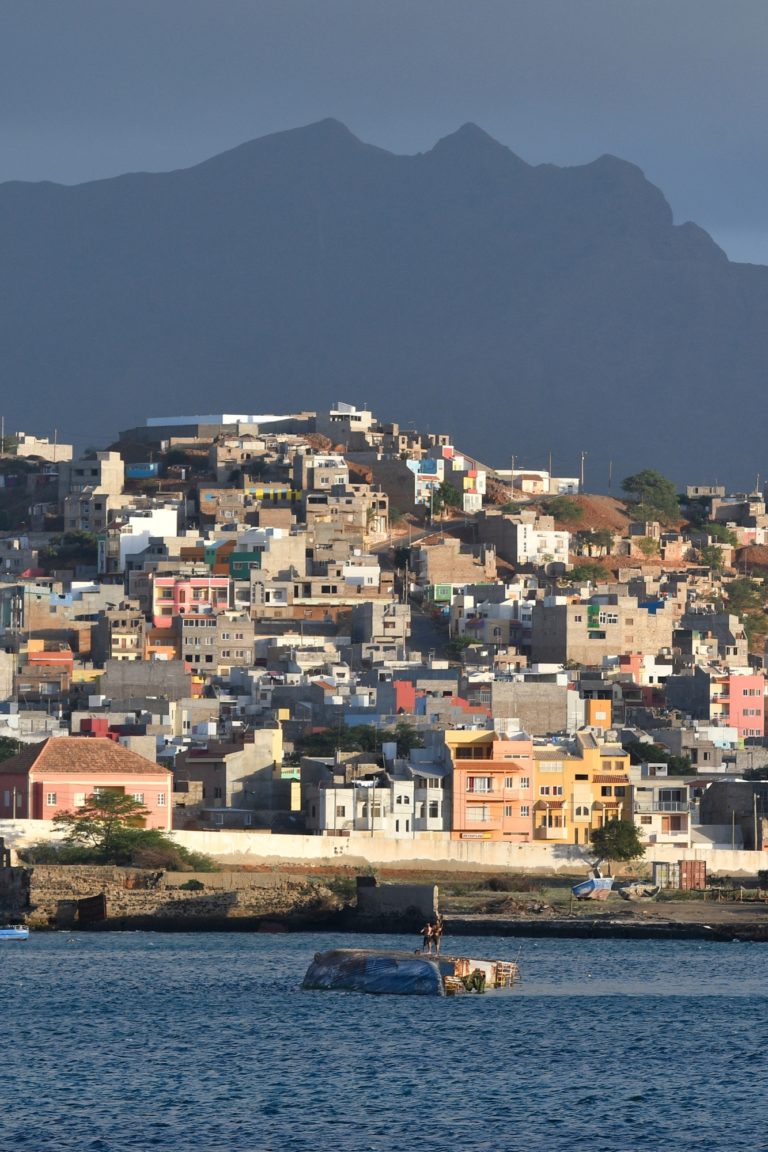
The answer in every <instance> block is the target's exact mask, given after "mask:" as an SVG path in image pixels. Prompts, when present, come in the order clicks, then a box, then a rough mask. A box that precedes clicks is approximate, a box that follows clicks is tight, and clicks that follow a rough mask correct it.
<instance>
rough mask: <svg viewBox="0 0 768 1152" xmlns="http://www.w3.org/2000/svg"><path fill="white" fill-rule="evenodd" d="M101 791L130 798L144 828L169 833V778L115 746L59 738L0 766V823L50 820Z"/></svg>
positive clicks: (105, 741)
mask: <svg viewBox="0 0 768 1152" xmlns="http://www.w3.org/2000/svg"><path fill="white" fill-rule="evenodd" d="M99 789H102V790H103V791H109V792H119V793H121V794H123V795H127V796H132V797H133V798H134V799H135V800H136V801H137V802H138V803H139V804H142V805H143V806H144V807H145V808H146V809H147V812H148V813H149V815H148V816H147V817H146V827H147V828H160V829H162V831H164V832H169V831H170V829H171V810H172V790H173V773H172V772H171V771H170V769H169V768H161V767H160V765H159V764H155V763H154V761H152V760H147V759H146V758H145V757H144V756H140V755H139V754H138V753H137V752H132V751H130V749H128V748H124V747H123V746H122V744H117V743H116V742H115V741H114V740H108V739H104V738H103V737H98V736H91V737H82V736H59V737H56V738H55V739H54V738H51V739H48V740H44V741H43V743H42V744H30V745H29V746H28V747H26V748H25V749H24V750H23V751H22V752H20V753H19V754H18V756H12V757H11V758H10V760H4V761H3V762H2V763H0V820H12V819H18V820H52V819H53V817H54V816H55V815H56V813H57V812H62V811H69V812H73V811H76V810H77V809H78V808H82V807H83V806H84V805H85V803H86V801H87V798H88V797H89V796H92V795H94V793H96V792H98V791H99Z"/></svg>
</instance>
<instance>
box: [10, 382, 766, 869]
mask: <svg viewBox="0 0 768 1152" xmlns="http://www.w3.org/2000/svg"><path fill="white" fill-rule="evenodd" d="M1 447H2V450H3V451H2V456H1V457H0V527H1V528H2V532H1V533H0V750H2V754H3V756H4V759H3V760H2V762H0V829H1V830H2V834H3V835H4V836H5V837H6V838H7V839H8V841H9V842H10V843H13V842H14V838H16V839H19V838H26V839H27V840H31V841H36V840H40V839H41V837H44V836H45V834H46V830H47V829H49V828H50V826H51V825H50V822H51V821H52V819H53V817H54V816H55V815H56V813H57V812H61V811H63V810H77V808H78V807H83V806H84V805H85V804H86V801H87V799H88V797H89V796H92V795H93V794H94V793H98V792H99V790H105V789H108V790H112V791H118V792H120V793H124V794H125V795H128V796H131V797H133V798H134V799H135V800H136V801H137V802H139V803H141V804H142V805H143V806H144V807H145V808H146V811H147V822H148V824H149V826H150V827H156V828H160V829H163V830H165V831H169V832H174V833H179V834H181V833H194V832H218V833H228V834H229V836H230V839H229V840H228V843H230V844H231V843H232V839H231V838H232V837H235V838H237V837H240V838H241V840H240V842H241V843H242V844H243V845H244V847H243V851H244V852H248V851H256V850H255V849H253V848H248V847H245V845H246V843H252V842H253V841H252V838H253V837H262V838H263V837H264V836H267V835H268V836H279V837H281V838H282V837H286V836H293V837H297V838H307V837H320V838H324V839H323V843H324V845H325V847H324V849H323V851H325V853H326V854H327V855H339V854H340V853H343V852H344V851H347V850H348V848H349V845H353V846H354V845H355V843H357V844H358V845H362V844H363V843H367V844H369V845H370V842H371V841H375V842H376V843H383V842H384V841H387V842H396V841H408V842H410V848H409V851H410V853H411V855H412V856H414V857H418V856H419V855H420V854H421V852H422V851H424V850H425V847H426V846H427V845H429V846H430V852H431V855H432V858H433V859H435V858H438V857H444V858H445V859H463V860H471V859H474V858H475V857H474V856H473V855H472V852H473V851H479V850H480V848H479V846H477V845H474V844H473V842H480V843H481V844H482V845H485V844H492V845H505V846H507V848H510V846H515V848H516V849H521V848H523V847H524V846H526V845H534V846H535V845H538V846H539V847H542V848H546V849H549V850H553V851H554V850H556V849H563V848H574V849H583V850H584V851H587V850H588V848H589V845H590V841H591V838H592V836H593V834H594V831H595V830H596V829H598V828H601V827H603V826H604V825H605V824H606V822H608V821H610V820H615V819H619V820H625V821H631V822H632V823H634V824H635V825H636V827H637V829H638V832H639V834H640V837H641V840H642V842H643V843H644V845H646V846H647V848H648V849H649V852H650V853H651V854H652V852H653V851H654V850H656V849H669V850H671V852H672V856H670V857H669V858H677V856H679V857H680V858H681V859H683V858H686V854H688V858H692V856H691V854H692V853H693V854H695V855H696V856H697V858H705V859H707V860H708V861H710V862H711V867H712V868H713V870H714V869H716V868H717V867H718V865H717V854H718V853H726V852H731V853H733V852H742V851H743V852H756V853H757V852H762V851H763V848H764V845H765V837H766V831H767V826H766V817H767V816H768V811H767V810H766V798H767V795H768V749H766V745H765V695H766V673H765V653H764V648H765V641H766V634H767V633H768V617H767V616H766V615H765V612H764V601H765V598H766V591H765V589H764V576H765V574H766V572H768V541H767V539H766V536H767V533H768V511H766V499H765V493H764V491H763V490H761V489H760V485H759V480H758V481H757V483H756V486H755V490H754V491H752V492H749V493H728V492H727V491H726V489H725V488H724V487H722V486H718V485H716V484H713V485H704V484H703V483H700V481H702V480H704V479H706V477H692V480H694V481H696V483H693V484H691V485H689V486H687V487H686V488H685V490H684V492H682V493H677V491H676V489H675V488H674V486H673V485H672V484H671V483H670V482H669V481H668V480H665V478H664V477H663V476H660V475H659V474H658V473H656V472H652V471H646V472H641V473H638V474H636V475H634V476H630V477H627V478H625V479H624V480H623V481H621V482H620V485H619V484H617V489H616V495H615V496H607V495H604V496H596V495H590V494H588V492H587V491H586V490H585V478H584V455H585V454H582V457H581V474H580V475H570V476H558V475H555V474H554V473H553V469H552V464H551V462H550V463H549V464H548V467H547V468H540V469H531V468H524V467H520V466H517V467H516V461H515V458H514V457H512V458H511V461H510V463H511V467H509V468H502V469H495V468H493V467H491V466H490V465H488V464H486V463H483V462H482V461H479V460H477V459H473V458H470V457H469V456H467V455H466V454H465V453H463V452H462V450H461V448H460V447H459V446H455V445H453V444H452V443H450V441H449V438H448V437H447V436H445V435H441V434H434V433H429V432H420V431H417V430H415V429H413V428H406V427H403V426H399V425H397V424H385V423H381V422H380V421H378V420H377V419H376V417H375V415H374V414H373V413H372V412H371V411H369V410H367V409H366V408H362V409H361V408H358V407H355V406H354V405H352V404H347V403H341V402H339V403H337V404H335V405H334V407H332V408H331V409H330V410H328V411H325V412H319V411H318V412H316V413H314V412H300V413H293V414H289V415H282V416H280V415H243V414H227V413H222V414H218V415H202V416H175V417H166V418H162V417H161V418H152V419H148V420H147V421H146V423H145V424H143V425H141V426H138V427H135V428H131V429H127V430H125V431H122V432H120V434H119V437H118V438H117V439H116V441H115V442H114V443H113V444H112V445H111V446H110V447H108V448H106V449H104V450H96V449H88V450H86V451H85V452H83V453H82V454H77V453H76V452H75V449H74V447H73V446H72V445H68V444H63V443H60V442H58V439H57V437H56V436H55V435H54V436H53V437H52V438H45V437H42V436H41V437H38V436H36V435H31V434H26V433H23V432H19V433H17V434H15V435H13V436H11V435H8V436H3V439H2V445H1ZM619 467H620V465H619ZM617 475H619V476H620V475H621V473H620V471H617ZM209 839H210V838H209ZM456 842H464V843H463V845H462V844H461V843H458V844H457V843H456ZM477 858H478V859H479V858H480V857H477ZM519 859H520V860H523V859H524V853H523V855H521V856H519ZM756 859H759V858H756ZM758 867H759V864H756V865H755V870H757V868H758Z"/></svg>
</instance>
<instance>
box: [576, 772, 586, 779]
mask: <svg viewBox="0 0 768 1152" xmlns="http://www.w3.org/2000/svg"><path fill="white" fill-rule="evenodd" d="M576 779H577V780H589V773H588V772H577V773H576Z"/></svg>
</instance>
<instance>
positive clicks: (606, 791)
mask: <svg viewBox="0 0 768 1152" xmlns="http://www.w3.org/2000/svg"><path fill="white" fill-rule="evenodd" d="M600 795H601V796H613V788H611V786H610V784H603V786H602V788H601V789H600Z"/></svg>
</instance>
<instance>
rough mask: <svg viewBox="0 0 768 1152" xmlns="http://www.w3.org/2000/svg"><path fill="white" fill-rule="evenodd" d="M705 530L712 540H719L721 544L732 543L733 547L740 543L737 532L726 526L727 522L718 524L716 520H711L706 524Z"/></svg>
mask: <svg viewBox="0 0 768 1152" xmlns="http://www.w3.org/2000/svg"><path fill="white" fill-rule="evenodd" d="M704 531H705V532H706V533H707V536H709V538H710V540H717V541H718V543H720V544H730V545H731V547H732V548H735V547H736V545H737V544H738V540H737V539H736V533H735V532H732V531H731V529H730V528H726V526H725V524H718V523H717V521H716V520H710V521H709V522H708V523H707V524H705V525H704Z"/></svg>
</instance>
